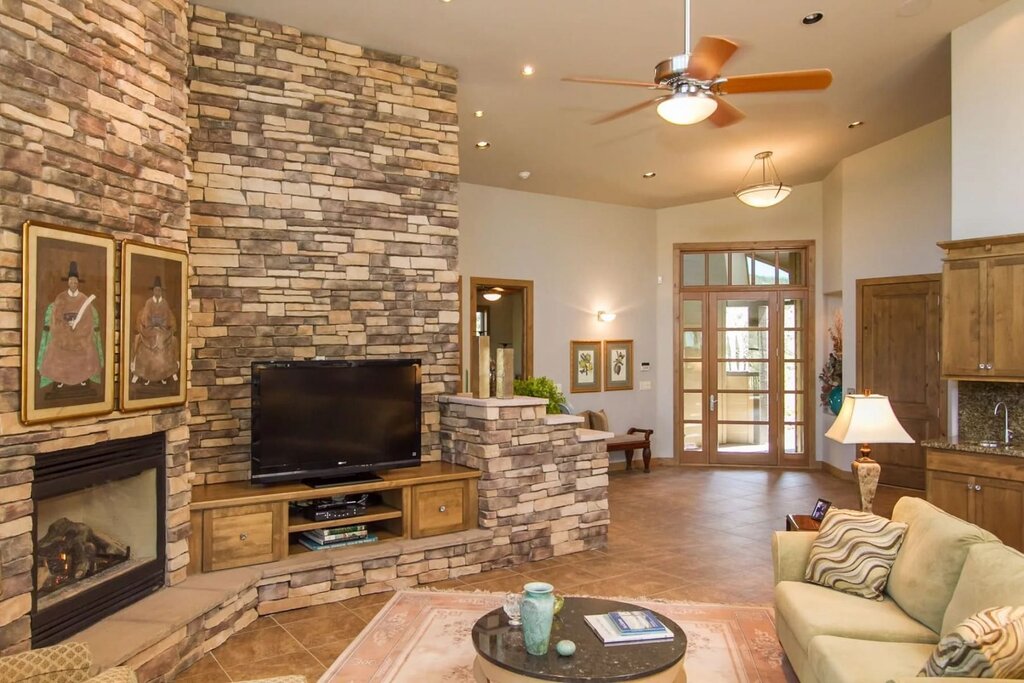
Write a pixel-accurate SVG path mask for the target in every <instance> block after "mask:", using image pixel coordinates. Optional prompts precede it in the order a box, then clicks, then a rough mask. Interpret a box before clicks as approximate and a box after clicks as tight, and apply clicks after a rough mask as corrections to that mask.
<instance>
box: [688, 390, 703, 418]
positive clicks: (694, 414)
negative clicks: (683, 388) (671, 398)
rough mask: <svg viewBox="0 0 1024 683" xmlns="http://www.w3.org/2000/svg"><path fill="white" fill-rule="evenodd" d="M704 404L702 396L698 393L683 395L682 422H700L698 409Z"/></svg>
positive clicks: (700, 416) (700, 415)
mask: <svg viewBox="0 0 1024 683" xmlns="http://www.w3.org/2000/svg"><path fill="white" fill-rule="evenodd" d="M703 403H704V395H703V394H698V393H690V392H687V393H684V394H683V419H684V420H700V419H701V418H702V417H703V415H702V414H701V410H700V407H701V405H702V404H703Z"/></svg>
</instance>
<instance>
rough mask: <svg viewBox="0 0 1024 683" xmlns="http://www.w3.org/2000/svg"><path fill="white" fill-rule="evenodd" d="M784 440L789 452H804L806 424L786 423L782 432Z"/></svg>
mask: <svg viewBox="0 0 1024 683" xmlns="http://www.w3.org/2000/svg"><path fill="white" fill-rule="evenodd" d="M782 438H783V442H784V444H785V447H786V448H785V450H786V452H787V453H803V452H804V426H803V425H786V426H785V428H784V429H783V432H782Z"/></svg>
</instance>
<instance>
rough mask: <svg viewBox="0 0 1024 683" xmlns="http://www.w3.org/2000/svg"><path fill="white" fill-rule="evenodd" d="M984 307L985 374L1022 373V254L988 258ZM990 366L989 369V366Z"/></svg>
mask: <svg viewBox="0 0 1024 683" xmlns="http://www.w3.org/2000/svg"><path fill="white" fill-rule="evenodd" d="M986 265H987V270H988V278H987V280H988V288H987V291H986V294H987V299H988V301H987V306H986V308H987V309H988V354H987V357H986V358H985V363H986V366H985V367H986V370H987V371H988V374H990V375H993V376H997V377H999V376H1001V377H1022V376H1024V307H1022V306H1021V305H1020V298H1021V295H1022V292H1024V256H1005V257H1002V258H993V259H989V260H988V263H987V264H986ZM989 365H991V366H992V367H991V368H989V367H988V366H989Z"/></svg>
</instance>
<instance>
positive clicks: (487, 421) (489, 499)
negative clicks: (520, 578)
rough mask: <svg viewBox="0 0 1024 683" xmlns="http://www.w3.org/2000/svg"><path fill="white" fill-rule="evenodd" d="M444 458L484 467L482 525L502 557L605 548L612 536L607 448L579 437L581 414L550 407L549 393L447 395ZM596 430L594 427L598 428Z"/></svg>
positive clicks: (517, 559) (511, 560)
mask: <svg viewBox="0 0 1024 683" xmlns="http://www.w3.org/2000/svg"><path fill="white" fill-rule="evenodd" d="M440 404H441V454H442V458H443V459H444V460H447V461H449V462H453V463H455V464H457V465H465V466H467V467H472V468H475V469H478V470H480V471H482V472H483V475H482V476H481V478H480V480H479V489H478V490H479V503H480V526H481V527H482V528H485V529H492V530H494V545H495V547H498V548H500V546H502V545H508V544H511V553H509V554H508V555H505V558H504V559H503V560H500V561H499V562H500V563H508V564H519V563H522V562H528V561H533V560H543V559H546V558H548V557H553V556H556V555H567V554H569V553H575V552H580V551H582V550H591V549H596V548H603V547H605V545H606V544H607V540H608V522H609V516H608V451H607V448H606V447H605V443H604V437H603V436H602V437H600V438H598V439H596V440H587V439H588V435H587V434H584V436H583V437H582V438H581V436H580V430H579V429H578V428H579V425H580V424H581V423H582V421H583V420H582V418H579V417H576V416H574V415H546V414H545V409H546V405H547V401H546V400H545V399H540V398H529V397H523V396H517V397H515V398H511V399H478V398H468V397H462V396H442V397H441V398H440ZM595 434H596V433H595Z"/></svg>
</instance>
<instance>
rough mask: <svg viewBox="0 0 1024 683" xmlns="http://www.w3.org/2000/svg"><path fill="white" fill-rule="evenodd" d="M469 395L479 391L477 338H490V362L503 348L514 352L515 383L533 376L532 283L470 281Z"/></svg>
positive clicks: (492, 279) (494, 280) (503, 280)
mask: <svg viewBox="0 0 1024 683" xmlns="http://www.w3.org/2000/svg"><path fill="white" fill-rule="evenodd" d="M467 323H468V324H469V342H470V344H469V348H470V352H469V357H470V365H469V367H470V368H471V370H470V372H469V373H468V374H469V380H470V385H469V387H470V391H473V392H474V393H475V392H476V391H477V390H478V388H479V386H478V385H479V373H477V372H474V371H472V368H476V367H478V348H477V343H476V338H477V337H483V336H487V337H490V338H491V360H492V361H493V360H494V359H495V357H496V355H497V350H498V349H501V348H510V349H513V351H514V353H513V370H514V375H515V378H516V379H525V378H528V377H532V376H533V280H508V279H500V278H488V277H471V278H470V279H469V316H468V318H467Z"/></svg>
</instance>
